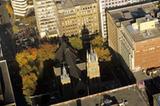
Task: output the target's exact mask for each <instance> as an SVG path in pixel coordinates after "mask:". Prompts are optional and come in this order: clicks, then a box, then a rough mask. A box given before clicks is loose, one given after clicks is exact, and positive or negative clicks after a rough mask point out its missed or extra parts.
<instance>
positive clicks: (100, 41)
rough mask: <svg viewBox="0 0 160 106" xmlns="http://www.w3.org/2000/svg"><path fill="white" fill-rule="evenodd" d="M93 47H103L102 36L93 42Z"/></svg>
mask: <svg viewBox="0 0 160 106" xmlns="http://www.w3.org/2000/svg"><path fill="white" fill-rule="evenodd" d="M91 44H92V45H93V47H102V46H103V39H102V36H96V37H95V39H93V40H92V41H91Z"/></svg>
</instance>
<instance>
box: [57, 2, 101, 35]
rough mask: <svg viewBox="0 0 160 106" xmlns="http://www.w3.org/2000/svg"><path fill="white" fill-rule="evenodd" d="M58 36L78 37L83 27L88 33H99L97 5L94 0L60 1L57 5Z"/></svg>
mask: <svg viewBox="0 0 160 106" xmlns="http://www.w3.org/2000/svg"><path fill="white" fill-rule="evenodd" d="M57 7H58V14H59V21H60V32H61V33H60V34H61V35H62V34H64V33H65V34H66V35H69V36H70V35H80V34H81V29H82V28H83V26H84V25H86V27H87V28H88V29H89V32H90V33H91V34H92V33H95V32H99V17H98V4H97V2H96V0H63V1H62V0H61V2H58V3H57Z"/></svg>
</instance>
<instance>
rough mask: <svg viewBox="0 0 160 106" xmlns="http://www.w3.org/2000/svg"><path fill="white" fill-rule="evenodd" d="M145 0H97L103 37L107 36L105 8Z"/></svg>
mask: <svg viewBox="0 0 160 106" xmlns="http://www.w3.org/2000/svg"><path fill="white" fill-rule="evenodd" d="M143 1H145V0H98V2H99V11H100V21H101V33H102V37H103V38H107V27H106V26H107V17H106V12H105V11H106V9H107V8H108V9H110V8H114V7H120V6H125V5H128V4H133V3H138V2H143Z"/></svg>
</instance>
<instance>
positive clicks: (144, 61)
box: [107, 2, 160, 71]
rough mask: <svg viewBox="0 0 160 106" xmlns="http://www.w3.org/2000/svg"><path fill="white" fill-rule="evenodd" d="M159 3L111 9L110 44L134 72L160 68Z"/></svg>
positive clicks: (109, 24)
mask: <svg viewBox="0 0 160 106" xmlns="http://www.w3.org/2000/svg"><path fill="white" fill-rule="evenodd" d="M156 3H157V2H151V3H145V4H142V5H135V6H129V7H125V8H121V9H115V10H110V11H109V12H108V13H107V17H108V18H107V19H108V22H109V23H108V42H109V45H110V46H111V47H112V48H113V50H114V51H115V52H117V53H118V54H119V55H120V56H118V57H120V59H121V60H122V62H123V65H124V66H125V67H126V66H127V67H126V68H129V69H131V70H132V71H138V70H145V69H149V68H155V67H159V66H160V56H159V54H160V23H159V21H160V20H159V19H160V15H159V14H160V9H159V8H157V7H156Z"/></svg>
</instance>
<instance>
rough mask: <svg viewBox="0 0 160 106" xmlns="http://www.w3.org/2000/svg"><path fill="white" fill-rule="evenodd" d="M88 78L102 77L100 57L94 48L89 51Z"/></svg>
mask: <svg viewBox="0 0 160 106" xmlns="http://www.w3.org/2000/svg"><path fill="white" fill-rule="evenodd" d="M87 76H88V77H89V79H92V78H97V77H100V69H99V62H98V56H97V53H96V52H95V51H94V50H93V49H92V47H91V48H90V51H89V52H88V51H87Z"/></svg>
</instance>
